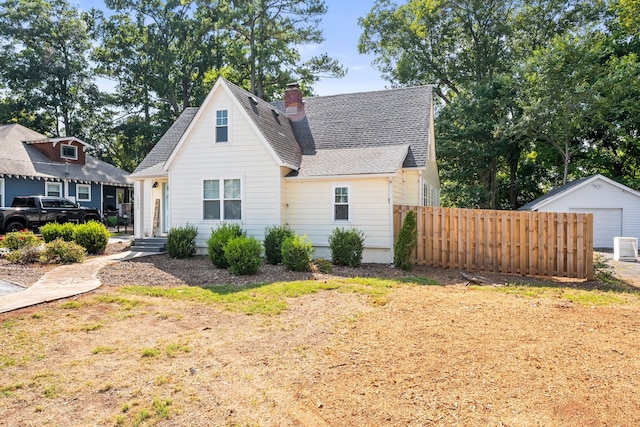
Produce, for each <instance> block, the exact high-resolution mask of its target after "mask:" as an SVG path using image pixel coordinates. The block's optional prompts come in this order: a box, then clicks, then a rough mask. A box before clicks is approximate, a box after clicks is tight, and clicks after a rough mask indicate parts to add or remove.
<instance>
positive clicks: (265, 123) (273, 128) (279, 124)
mask: <svg viewBox="0 0 640 427" xmlns="http://www.w3.org/2000/svg"><path fill="white" fill-rule="evenodd" d="M225 83H226V84H227V86H228V87H229V89H230V90H231V92H232V93H233V95H234V96H235V97H236V99H237V100H238V102H239V103H240V105H241V106H242V108H244V110H245V111H246V112H247V114H248V115H249V117H251V120H253V122H254V123H255V124H256V126H257V127H258V129H259V130H260V132H261V133H262V135H264V137H265V138H266V140H267V142H268V143H269V144H270V145H271V147H273V150H274V151H275V152H276V154H277V155H278V157H279V158H280V160H282V161H283V162H284V163H285V164H287V165H289V166H292V167H294V168H298V167H300V160H301V158H302V151H301V150H300V146H299V145H298V142H297V141H296V137H295V135H294V133H293V129H292V128H291V122H290V121H289V119H287V117H286V116H285V115H284V113H282V111H279V110H278V109H277V108H275V107H274V106H273V105H271V104H270V103H268V102H266V101H263V100H262V99H260V98H258V97H256V96H254V95H251V93H250V92H247V91H246V90H244V89H242V88H240V87H238V86H236V85H234V84H233V83H231V82H228V81H226V80H225Z"/></svg>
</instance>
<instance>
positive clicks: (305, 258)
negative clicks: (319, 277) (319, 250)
mask: <svg viewBox="0 0 640 427" xmlns="http://www.w3.org/2000/svg"><path fill="white" fill-rule="evenodd" d="M312 257H313V246H312V245H311V241H310V240H309V239H308V238H307V236H297V235H294V236H291V237H287V238H286V239H284V241H283V242H282V263H283V264H284V266H285V267H287V268H288V269H289V270H292V271H309V269H310V267H311V260H312Z"/></svg>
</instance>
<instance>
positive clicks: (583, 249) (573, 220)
mask: <svg viewBox="0 0 640 427" xmlns="http://www.w3.org/2000/svg"><path fill="white" fill-rule="evenodd" d="M409 210H413V211H414V212H415V213H416V221H417V223H418V227H417V230H418V236H417V237H418V239H417V241H418V247H417V248H416V251H415V253H414V256H415V262H416V264H422V265H431V266H439V267H445V268H459V269H465V270H471V271H473V270H480V271H490V272H500V273H511V274H520V275H536V276H561V277H572V278H579V279H583V278H586V279H589V280H591V279H592V278H593V215H592V214H576V213H557V212H526V211H495V210H480V209H451V208H434V207H426V206H394V227H393V229H394V233H395V238H396V241H397V236H398V233H399V232H400V228H401V226H402V221H403V220H404V217H405V216H406V214H407V212H408V211H409Z"/></svg>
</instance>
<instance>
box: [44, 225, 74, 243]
mask: <svg viewBox="0 0 640 427" xmlns="http://www.w3.org/2000/svg"><path fill="white" fill-rule="evenodd" d="M75 229H76V225H75V224H74V223H72V222H65V223H62V224H58V223H57V222H50V223H48V224H45V225H43V226H42V227H40V233H41V234H42V238H43V239H44V242H45V243H49V242H53V241H54V240H56V239H57V238H61V239H62V240H64V241H65V242H72V241H73V232H74V231H75Z"/></svg>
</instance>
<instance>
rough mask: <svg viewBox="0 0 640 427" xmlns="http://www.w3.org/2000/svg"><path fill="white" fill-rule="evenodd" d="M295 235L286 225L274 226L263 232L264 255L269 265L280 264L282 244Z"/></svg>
mask: <svg viewBox="0 0 640 427" xmlns="http://www.w3.org/2000/svg"><path fill="white" fill-rule="evenodd" d="M294 235H295V233H294V232H293V230H292V229H290V228H289V226H288V225H282V226H278V225H274V226H273V227H267V228H266V229H265V231H264V254H265V256H266V257H267V262H268V263H269V264H274V265H278V264H282V242H283V241H284V239H286V238H287V237H291V236H294Z"/></svg>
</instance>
